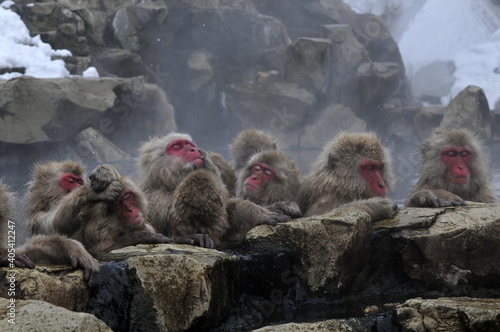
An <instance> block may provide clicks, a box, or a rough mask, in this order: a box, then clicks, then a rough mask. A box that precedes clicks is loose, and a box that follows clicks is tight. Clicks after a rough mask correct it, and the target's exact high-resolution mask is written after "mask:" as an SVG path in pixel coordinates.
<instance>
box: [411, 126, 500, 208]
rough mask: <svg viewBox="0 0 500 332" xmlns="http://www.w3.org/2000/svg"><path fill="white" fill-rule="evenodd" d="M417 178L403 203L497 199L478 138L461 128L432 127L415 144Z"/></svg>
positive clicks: (447, 203)
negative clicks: (428, 135) (426, 136)
mask: <svg viewBox="0 0 500 332" xmlns="http://www.w3.org/2000/svg"><path fill="white" fill-rule="evenodd" d="M418 150H419V153H420V164H421V169H420V177H419V179H418V182H417V184H416V185H415V187H414V188H413V189H412V190H411V192H410V194H409V195H408V197H407V199H406V202H405V206H413V207H417V206H420V207H440V206H452V205H457V206H460V205H466V203H465V201H466V200H467V201H475V202H483V203H494V202H496V201H497V197H496V195H495V190H494V188H493V185H492V183H491V180H492V176H491V173H490V170H489V167H488V161H487V159H486V157H485V154H484V151H483V147H482V145H481V143H480V141H479V140H478V139H477V138H476V137H475V136H474V135H473V134H472V133H471V132H470V131H468V130H465V129H440V128H438V129H436V130H435V131H434V133H433V134H432V135H431V136H430V137H429V138H428V139H426V140H425V141H423V142H422V144H421V145H420V147H419V149H418Z"/></svg>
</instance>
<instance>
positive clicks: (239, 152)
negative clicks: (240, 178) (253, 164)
mask: <svg viewBox="0 0 500 332" xmlns="http://www.w3.org/2000/svg"><path fill="white" fill-rule="evenodd" d="M230 148H231V156H232V158H233V161H234V168H235V169H236V171H237V172H238V171H239V170H241V169H242V168H243V167H245V165H246V164H247V162H248V160H250V157H252V156H253V155H254V154H256V153H258V152H262V151H275V150H277V144H276V142H275V140H274V139H273V138H272V137H271V136H270V135H268V134H266V133H265V132H263V131H262V130H258V129H248V130H244V131H242V132H241V133H239V134H238V136H236V138H235V139H234V141H233V144H232V145H231V147H230Z"/></svg>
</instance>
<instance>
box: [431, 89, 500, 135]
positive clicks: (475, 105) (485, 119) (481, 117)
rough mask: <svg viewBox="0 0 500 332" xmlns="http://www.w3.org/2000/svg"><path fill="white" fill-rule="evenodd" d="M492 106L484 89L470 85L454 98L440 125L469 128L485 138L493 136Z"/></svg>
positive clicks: (451, 127)
mask: <svg viewBox="0 0 500 332" xmlns="http://www.w3.org/2000/svg"><path fill="white" fill-rule="evenodd" d="M491 119H492V117H491V114H490V106H489V104H488V100H487V99H486V95H485V94H484V91H483V89H481V88H480V87H477V86H473V85H469V86H468V87H466V88H465V89H463V90H462V91H461V92H460V93H459V94H458V95H457V96H456V97H455V98H453V99H452V100H451V101H450V103H449V104H448V107H447V108H446V112H445V113H444V116H443V120H442V121H441V124H440V125H439V127H441V128H447V129H460V128H467V129H470V130H472V131H473V132H475V133H476V134H478V135H480V136H481V137H482V138H484V139H490V138H491V137H492V132H491Z"/></svg>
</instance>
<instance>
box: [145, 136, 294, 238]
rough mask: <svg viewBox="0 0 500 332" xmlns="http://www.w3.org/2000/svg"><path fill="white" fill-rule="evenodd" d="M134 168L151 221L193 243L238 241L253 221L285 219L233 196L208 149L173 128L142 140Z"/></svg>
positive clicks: (171, 235) (159, 227) (158, 226)
mask: <svg viewBox="0 0 500 332" xmlns="http://www.w3.org/2000/svg"><path fill="white" fill-rule="evenodd" d="M138 168H139V173H140V174H139V177H140V180H141V187H142V189H143V190H144V192H145V193H146V195H147V197H148V198H149V203H150V204H149V205H150V214H149V215H150V220H151V222H152V224H153V225H154V226H155V227H156V228H157V229H158V230H159V231H160V232H162V233H164V234H166V235H168V236H170V237H173V239H174V241H179V239H184V240H185V239H191V244H196V245H200V246H204V247H209V248H212V247H218V248H224V247H228V246H232V245H237V244H238V243H239V242H241V241H242V239H243V238H244V235H245V234H246V232H248V230H249V229H250V228H252V227H254V226H255V225H258V224H261V223H268V224H276V223H277V222H279V221H286V220H288V219H289V217H288V216H284V215H282V214H280V213H277V212H273V211H270V210H268V209H265V208H264V207H261V206H258V205H256V204H254V203H252V202H250V201H246V200H241V199H238V198H231V197H230V195H229V193H228V189H227V187H226V185H225V184H224V182H223V181H222V177H221V172H220V169H219V167H217V165H216V164H215V163H214V162H213V160H212V155H211V153H208V152H206V151H203V150H199V149H198V148H196V145H195V144H194V143H193V141H192V139H191V137H190V136H189V135H187V134H180V133H172V134H169V135H167V136H164V137H162V138H153V139H151V140H150V141H149V142H147V143H145V144H144V145H143V146H142V148H141V151H140V158H139V164H138ZM184 240H183V241H184Z"/></svg>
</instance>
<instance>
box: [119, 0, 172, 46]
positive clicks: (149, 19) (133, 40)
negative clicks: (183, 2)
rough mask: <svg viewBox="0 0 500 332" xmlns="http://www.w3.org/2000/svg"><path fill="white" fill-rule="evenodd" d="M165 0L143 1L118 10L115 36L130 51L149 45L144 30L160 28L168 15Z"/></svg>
mask: <svg viewBox="0 0 500 332" xmlns="http://www.w3.org/2000/svg"><path fill="white" fill-rule="evenodd" d="M167 13H168V11H167V6H166V4H165V3H164V2H160V1H156V2H142V3H138V4H136V5H133V6H128V7H125V8H122V9H120V10H118V12H117V13H116V15H115V18H114V20H113V30H114V35H115V38H116V39H117V40H118V41H119V42H120V45H121V46H122V47H123V48H124V49H126V50H129V51H139V50H141V49H142V48H144V47H146V46H148V45H147V44H146V43H145V41H144V37H145V35H144V31H147V30H149V29H155V28H158V26H159V25H160V24H161V23H162V22H163V20H165V17H166V16H167Z"/></svg>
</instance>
